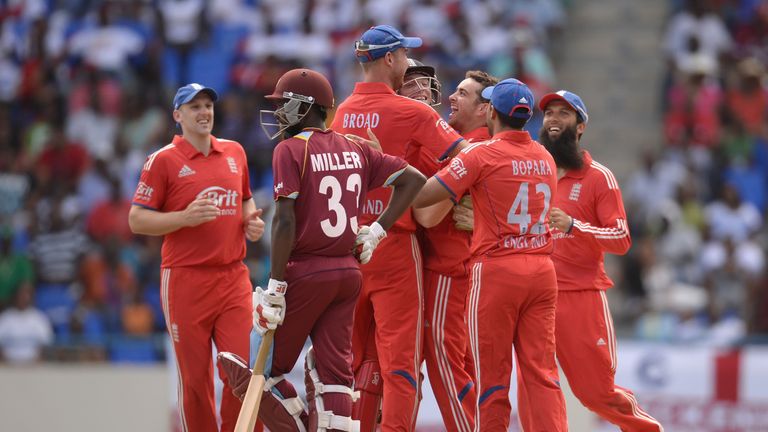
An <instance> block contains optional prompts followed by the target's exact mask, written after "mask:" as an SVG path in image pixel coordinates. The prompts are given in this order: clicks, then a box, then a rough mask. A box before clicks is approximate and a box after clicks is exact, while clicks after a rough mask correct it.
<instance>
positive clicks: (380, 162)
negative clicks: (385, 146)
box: [360, 146, 408, 190]
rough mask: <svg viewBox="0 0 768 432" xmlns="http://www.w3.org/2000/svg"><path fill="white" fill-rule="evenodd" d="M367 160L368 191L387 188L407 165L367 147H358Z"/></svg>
mask: <svg viewBox="0 0 768 432" xmlns="http://www.w3.org/2000/svg"><path fill="white" fill-rule="evenodd" d="M360 148H361V151H362V152H363V153H364V154H365V156H366V158H367V159H368V167H369V172H370V174H369V176H368V190H372V189H376V188H378V187H382V186H389V185H390V184H392V182H393V181H395V179H396V178H397V177H398V176H399V175H400V174H402V172H403V171H404V170H405V168H406V167H407V166H408V163H407V162H405V160H403V159H401V158H399V157H396V156H391V155H388V154H386V153H382V152H380V151H378V150H374V149H372V148H370V147H367V146H362V147H360Z"/></svg>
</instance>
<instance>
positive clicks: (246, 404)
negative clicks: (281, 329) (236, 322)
mask: <svg viewBox="0 0 768 432" xmlns="http://www.w3.org/2000/svg"><path fill="white" fill-rule="evenodd" d="M274 336H275V331H274V330H267V332H266V333H264V337H263V338H262V339H261V346H259V352H258V353H257V354H256V361H255V362H254V364H253V375H251V380H250V381H249V382H248V391H247V392H246V393H245V398H244V399H243V405H242V406H241V407H240V414H238V416H237V424H235V432H253V427H254V426H255V425H256V420H257V419H258V418H259V405H261V396H262V395H263V394H264V383H265V381H266V379H265V378H264V364H265V363H266V362H267V356H269V350H270V349H271V348H272V339H273V338H274Z"/></svg>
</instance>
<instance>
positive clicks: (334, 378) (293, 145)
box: [220, 69, 425, 432]
mask: <svg viewBox="0 0 768 432" xmlns="http://www.w3.org/2000/svg"><path fill="white" fill-rule="evenodd" d="M267 98H269V99H272V100H274V101H275V102H276V103H277V105H278V109H277V110H276V111H274V116H275V118H276V119H277V120H278V123H279V126H280V129H279V130H278V134H279V133H284V136H286V139H285V140H283V141H282V142H280V144H278V145H277V147H276V148H275V151H274V156H273V161H272V164H273V170H274V176H275V180H274V195H275V201H276V211H275V216H274V220H273V225H272V255H271V257H272V260H271V266H272V267H271V275H270V276H271V279H270V281H269V287H268V289H267V291H266V293H264V294H263V295H262V298H261V300H260V305H259V306H258V307H257V313H256V316H255V317H254V319H255V320H256V323H255V325H256V328H257V329H260V330H262V331H266V329H267V328H275V327H276V328H277V331H276V332H275V338H274V345H273V351H272V356H271V367H267V369H266V370H268V371H270V372H269V374H268V375H269V380H268V381H267V386H266V388H265V391H266V393H265V395H264V399H263V402H262V405H261V409H260V410H259V418H260V419H261V421H262V422H263V423H264V424H265V425H266V426H267V427H268V428H269V429H270V430H273V431H303V430H310V431H327V430H338V431H350V432H352V431H358V430H359V424H358V422H357V421H353V420H352V418H351V414H352V394H353V392H352V383H353V377H354V376H353V373H352V319H353V317H354V310H355V304H356V302H357V298H358V295H359V293H360V286H361V283H362V276H361V273H360V266H359V264H358V262H357V260H356V258H355V256H354V255H353V248H354V246H355V244H356V243H359V244H360V245H361V247H362V251H361V252H360V259H361V261H366V260H369V259H370V257H371V254H372V253H373V249H374V248H375V246H376V244H375V243H377V242H378V238H375V237H374V236H373V234H371V231H372V230H371V229H370V228H369V227H360V226H359V221H358V214H359V213H360V209H361V207H362V205H363V203H365V202H366V201H365V200H366V197H367V194H368V191H369V190H371V189H375V188H378V187H382V186H385V187H391V188H392V199H391V200H390V201H389V205H388V206H387V208H386V209H385V210H384V211H383V212H382V213H381V215H380V216H379V217H378V218H377V219H376V220H375V221H374V222H373V223H374V224H375V225H378V226H379V227H380V229H382V230H386V229H387V228H389V227H390V226H392V224H394V223H395V221H396V220H397V218H398V217H400V215H401V214H402V213H403V212H404V211H406V210H407V209H408V207H409V206H410V203H411V201H412V200H413V198H414V197H415V196H416V194H417V193H418V191H419V189H420V188H421V186H422V185H423V184H424V182H425V178H424V176H422V175H421V174H420V173H419V172H418V171H417V170H416V169H415V168H412V167H410V166H408V164H407V163H406V162H405V161H404V160H403V159H401V158H398V157H394V156H389V155H386V154H384V153H381V152H379V151H376V150H374V149H372V148H369V147H368V146H367V145H359V144H356V143H354V142H352V141H350V140H348V139H347V138H345V137H344V136H343V135H340V134H338V133H336V132H333V131H332V130H330V129H326V127H325V120H326V116H327V112H328V111H329V110H330V109H331V108H333V105H334V103H333V102H334V101H333V90H332V89H331V85H330V84H329V83H328V80H327V79H326V78H325V77H324V76H323V75H321V74H320V73H318V72H315V71H312V70H309V69H294V70H292V71H289V72H287V73H286V74H284V75H283V76H282V77H281V78H280V80H279V81H278V82H277V85H276V87H275V91H274V92H273V93H272V94H271V95H270V96H267ZM262 125H264V122H263V121H262ZM270 135H271V137H275V136H276V135H277V134H270ZM282 293H284V298H282V296H283V294H282ZM276 297H278V299H277V300H278V301H276ZM283 315H284V317H283ZM280 324H282V325H280ZM278 325H279V327H277V326H278ZM308 336H309V337H310V338H311V339H312V343H313V347H312V349H311V350H310V352H309V353H308V354H307V358H306V361H305V372H306V377H305V383H306V385H307V401H308V402H309V416H308V417H309V418H308V422H307V424H305V423H304V422H305V420H304V418H303V417H306V416H304V415H303V413H304V411H303V408H302V404H301V403H300V401H299V399H298V395H297V392H296V390H295V388H294V387H293V385H292V384H291V383H290V382H288V381H286V380H285V379H284V378H283V375H284V374H286V373H288V372H290V371H291V369H293V366H294V364H295V362H296V360H297V358H298V356H299V354H300V353H301V350H302V348H303V347H304V343H305V341H306V339H307V337H308ZM254 348H256V347H254ZM220 357H221V358H222V360H221V361H222V362H223V363H229V364H230V366H228V367H225V369H228V370H232V369H235V370H237V369H238V366H239V369H240V370H241V372H240V373H237V376H239V377H244V379H243V378H239V379H238V380H239V382H240V383H241V384H242V385H239V386H235V388H236V390H239V393H240V394H241V395H244V393H245V391H246V390H247V383H248V378H249V375H250V373H249V372H248V370H247V366H246V365H245V364H244V362H243V361H242V360H240V361H239V362H238V360H239V359H237V358H234V357H232V356H227V355H226V354H224V355H222V356H220ZM233 366H235V367H233Z"/></svg>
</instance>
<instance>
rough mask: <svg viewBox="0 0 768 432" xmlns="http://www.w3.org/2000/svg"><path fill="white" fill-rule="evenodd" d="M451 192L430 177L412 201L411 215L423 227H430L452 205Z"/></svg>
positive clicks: (436, 222)
mask: <svg viewBox="0 0 768 432" xmlns="http://www.w3.org/2000/svg"><path fill="white" fill-rule="evenodd" d="M450 198H451V193H450V192H449V191H448V189H446V188H445V186H443V185H442V184H440V182H439V181H438V180H437V177H432V178H430V179H429V180H428V181H427V183H426V184H425V185H424V187H422V188H421V191H420V192H419V195H418V196H417V197H416V199H415V200H414V201H413V217H414V218H415V219H416V222H418V223H419V225H421V226H423V227H424V228H432V227H433V226H435V225H437V224H439V223H440V221H442V220H443V219H444V218H445V215H447V214H448V212H449V211H450V210H451V208H452V207H453V202H451V200H450Z"/></svg>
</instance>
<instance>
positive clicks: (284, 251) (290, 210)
mask: <svg viewBox="0 0 768 432" xmlns="http://www.w3.org/2000/svg"><path fill="white" fill-rule="evenodd" d="M295 203H296V200H294V199H291V198H285V197H281V198H278V200H277V201H276V202H275V215H274V217H273V218H272V252H271V254H270V257H271V269H270V277H271V278H272V279H275V280H278V281H284V280H285V267H286V266H287V265H288V259H289V258H290V256H291V251H292V250H293V242H294V241H295V239H296V213H295V212H294V205H295Z"/></svg>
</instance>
